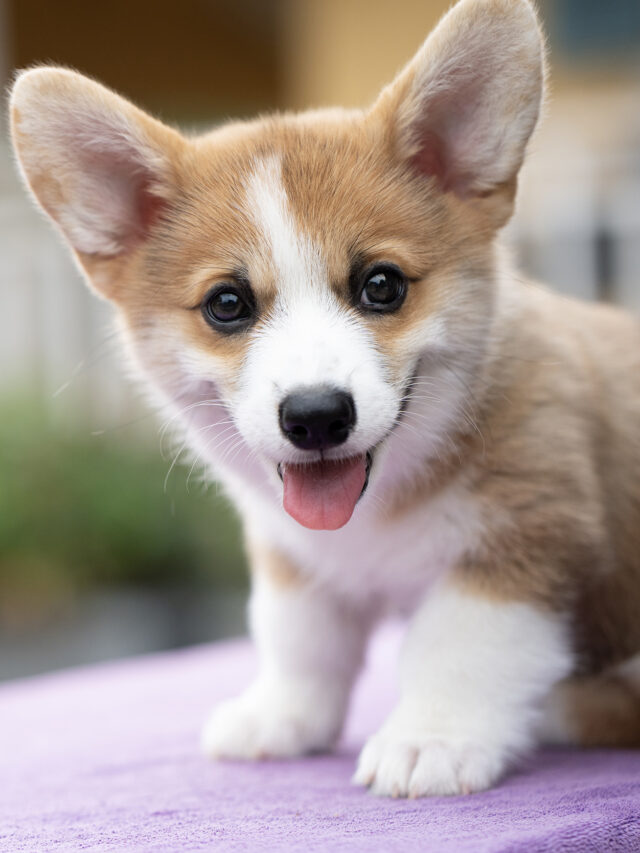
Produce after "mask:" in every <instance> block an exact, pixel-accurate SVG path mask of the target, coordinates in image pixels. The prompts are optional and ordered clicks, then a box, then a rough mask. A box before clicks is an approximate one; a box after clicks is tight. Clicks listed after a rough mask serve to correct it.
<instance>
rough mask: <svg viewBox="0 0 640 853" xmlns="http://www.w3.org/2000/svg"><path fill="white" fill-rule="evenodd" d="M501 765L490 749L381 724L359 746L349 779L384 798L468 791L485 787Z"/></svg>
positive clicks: (497, 752) (501, 760)
mask: <svg viewBox="0 0 640 853" xmlns="http://www.w3.org/2000/svg"><path fill="white" fill-rule="evenodd" d="M505 764H506V756H505V754H504V752H503V751H501V750H499V749H497V748H496V747H487V746H485V745H483V744H481V743H474V742H472V741H469V740H465V739H456V738H453V737H451V736H444V737H442V736H440V737H439V736H435V735H434V736H430V735H429V734H428V733H427V732H421V731H415V730H414V731H405V732H402V731H401V730H398V729H396V730H394V726H385V727H384V728H383V729H382V730H381V731H380V732H379V733H378V734H376V735H374V736H373V737H372V738H370V739H369V740H368V741H367V743H366V744H365V747H364V749H363V750H362V752H361V753H360V758H359V760H358V768H357V770H356V773H355V775H354V777H353V781H354V783H355V784H357V785H364V786H368V787H370V788H371V791H372V792H373V793H374V794H377V795H379V796H387V797H412V798H413V797H428V796H446V795H451V794H471V793H474V792H475V791H483V790H485V789H486V788H490V787H491V786H492V785H493V784H494V783H495V782H496V781H497V780H498V778H499V777H500V776H501V775H502V772H503V770H504V768H505Z"/></svg>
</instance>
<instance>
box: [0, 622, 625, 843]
mask: <svg viewBox="0 0 640 853" xmlns="http://www.w3.org/2000/svg"><path fill="white" fill-rule="evenodd" d="M397 645H398V637H397V634H396V633H394V632H384V633H383V634H381V635H380V636H379V637H378V638H377V639H376V641H375V642H374V645H373V648H372V651H371V654H370V660H369V664H368V666H367V669H366V672H365V673H364V675H363V677H362V679H361V681H360V683H359V685H358V688H357V691H356V695H355V699H354V703H353V707H352V713H351V716H350V719H349V723H348V726H347V730H346V733H345V738H344V742H343V745H342V746H341V748H340V750H339V752H338V754H336V755H334V756H327V757H317V758H310V759H305V760H303V761H296V762H263V763H260V764H241V763H239V764H224V765H223V764H210V763H208V762H207V761H205V760H204V759H203V758H201V757H200V755H199V753H198V731H199V727H200V724H201V722H202V720H203V719H204V717H205V715H206V713H207V712H208V711H209V710H210V707H211V706H212V705H213V703H214V702H215V701H217V700H218V699H220V698H222V697H225V696H229V695H232V694H234V693H236V692H237V691H238V690H239V689H240V688H241V687H242V686H243V685H245V684H246V683H247V681H248V679H249V678H250V676H251V675H252V673H253V672H254V670H255V659H254V656H253V653H252V651H251V649H250V648H249V646H248V645H247V644H246V643H244V642H237V643H229V644H224V645H218V646H209V647H204V648H202V647H200V648H196V649H191V650H188V651H184V652H175V653H170V654H164V655H157V656H153V657H149V658H143V659H138V660H133V661H126V662H121V663H114V664H107V665H102V666H97V667H92V668H87V669H81V670H75V671H69V672H65V673H61V674H56V675H52V676H45V677H40V678H35V679H30V680H25V681H20V682H14V683H11V684H7V685H5V686H3V687H2V688H0V850H2V851H10V853H22V851H29V853H45V851H74V850H88V851H130V850H134V851H163V853H164V851H196V850H221V851H225V850H230V851H232V850H238V851H239V850H277V851H289V850H301V851H302V850H304V851H332V850H362V851H365V850H366V851H373V850H385V851H403V853H404V851H418V850H419V851H437V853H466V851H473V853H497V851H509V853H536V851H549V853H551V851H553V853H563V851H640V752H613V751H612V752H606V751H597V752H595V751H594V752H572V751H569V750H558V751H546V752H543V753H541V754H540V755H538V756H537V757H535V758H533V759H531V760H529V761H528V762H527V763H525V764H524V765H523V766H521V767H520V768H519V769H518V770H517V771H516V772H514V773H512V774H511V776H510V777H509V778H508V779H506V780H505V781H504V782H503V783H502V784H501V785H500V786H499V787H497V788H495V789H494V790H492V791H488V792H485V793H482V794H475V795H472V796H468V797H459V798H437V799H430V800H416V801H406V800H381V799H376V798H374V797H372V796H370V795H369V794H367V793H366V792H364V791H362V790H360V789H358V788H353V787H352V786H351V785H350V784H349V778H350V776H351V773H352V771H353V766H354V760H355V755H356V752H357V748H358V746H359V745H360V744H361V743H362V741H363V740H364V738H365V737H366V735H367V734H369V733H370V732H372V731H373V730H374V728H375V726H376V725H377V724H378V723H379V722H380V721H381V720H382V718H383V717H384V715H385V713H386V712H387V710H388V709H389V707H390V705H391V704H392V702H393V699H394V696H393V690H392V689H390V685H393V684H394V683H395V671H394V669H393V663H394V661H395V655H396V650H397Z"/></svg>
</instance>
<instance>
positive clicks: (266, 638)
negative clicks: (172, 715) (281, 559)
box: [202, 568, 367, 758]
mask: <svg viewBox="0 0 640 853" xmlns="http://www.w3.org/2000/svg"><path fill="white" fill-rule="evenodd" d="M249 613H250V626H251V631H252V635H253V637H254V640H255V642H256V644H257V646H258V652H259V655H260V674H259V676H258V679H257V680H256V682H255V683H254V684H253V685H252V686H250V687H249V689H248V690H247V691H246V692H245V693H243V694H241V695H240V696H239V697H238V698H236V699H233V700H231V701H228V702H225V703H223V704H222V705H220V706H219V707H218V708H217V709H215V710H214V712H213V714H212V716H211V718H210V719H209V721H208V723H207V724H206V726H205V729H204V732H203V737H202V744H203V748H204V751H205V752H206V753H207V754H208V755H209V756H211V757H214V758H262V757H267V756H269V757H291V756H296V755H302V754H304V753H308V752H315V751H321V750H326V749H328V748H329V747H331V746H332V745H333V743H334V742H335V741H336V739H337V738H338V736H339V734H340V731H341V728H342V723H343V720H344V715H345V712H346V708H347V703H348V699H349V693H350V689H351V685H352V682H353V680H354V678H355V675H356V673H357V671H358V669H359V667H360V664H361V661H362V655H363V649H364V643H365V640H366V635H367V628H366V624H365V620H364V619H362V618H361V617H359V615H358V614H356V613H353V612H351V611H347V610H346V609H345V608H344V606H343V605H342V604H341V603H339V602H338V601H336V600H335V599H333V597H332V596H331V595H330V594H329V593H327V592H325V591H324V590H320V589H317V588H315V587H313V586H312V585H310V584H309V583H308V582H306V581H304V580H301V579H295V580H293V581H292V580H290V579H284V580H283V578H282V577H280V578H278V577H277V576H276V575H274V573H273V572H271V571H263V570H260V568H258V570H257V571H255V573H254V585H253V591H252V596H251V602H250V609H249Z"/></svg>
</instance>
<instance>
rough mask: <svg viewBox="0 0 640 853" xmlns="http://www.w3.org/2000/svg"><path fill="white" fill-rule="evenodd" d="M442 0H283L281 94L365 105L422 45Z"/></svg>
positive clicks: (291, 100) (292, 101) (300, 100)
mask: <svg viewBox="0 0 640 853" xmlns="http://www.w3.org/2000/svg"><path fill="white" fill-rule="evenodd" d="M449 5H450V4H449V3H448V2H447V0H282V9H281V13H282V20H281V31H282V34H283V44H282V62H283V67H282V80H283V88H284V91H283V101H284V103H286V104H287V105H288V106H289V107H292V108H300V107H305V106H327V105H336V104H339V105H341V106H349V107H351V106H362V105H364V104H366V103H367V102H369V101H370V100H372V98H374V97H375V95H376V93H377V92H378V90H379V89H380V88H381V87H382V86H383V85H384V84H385V83H387V82H389V80H391V78H392V77H393V76H394V74H395V73H396V71H398V70H399V69H400V68H401V67H402V66H403V65H404V64H405V63H406V62H407V61H408V60H409V59H410V58H411V56H412V54H413V53H414V52H415V51H416V50H417V48H418V47H419V46H420V44H421V43H422V41H423V40H424V38H425V37H426V35H427V33H428V32H429V31H430V30H431V29H432V28H433V26H434V25H435V23H436V22H437V21H438V19H439V18H440V16H441V15H442V13H443V12H445V11H446V9H447V8H448V6H449Z"/></svg>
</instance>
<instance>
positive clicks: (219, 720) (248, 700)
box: [202, 685, 341, 760]
mask: <svg viewBox="0 0 640 853" xmlns="http://www.w3.org/2000/svg"><path fill="white" fill-rule="evenodd" d="M340 722H341V719H340V718H339V717H338V715H337V714H336V713H334V712H333V709H332V708H330V707H328V706H327V703H326V697H325V702H324V703H323V702H322V700H320V701H314V700H313V699H312V696H311V695H309V694H308V693H307V692H306V691H302V690H301V691H295V690H293V691H292V690H291V689H290V688H289V689H286V690H285V689H281V688H278V687H275V686H274V687H272V688H264V687H261V686H259V685H254V687H252V688H250V689H249V690H247V691H246V692H245V693H243V694H242V695H241V696H239V697H238V698H236V699H232V700H230V701H227V702H224V703H223V704H221V705H219V706H218V707H217V708H216V709H215V710H214V711H213V713H212V714H211V716H210V718H209V720H208V721H207V723H206V725H205V727H204V730H203V732H202V748H203V750H204V752H205V754H206V755H208V756H209V757H210V758H239V759H254V760H255V759H261V758H293V757H295V756H299V755H305V754H308V753H310V752H321V751H325V750H327V749H329V748H330V747H331V746H332V745H333V743H334V742H335V740H336V738H337V736H338V734H339V730H340Z"/></svg>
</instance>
